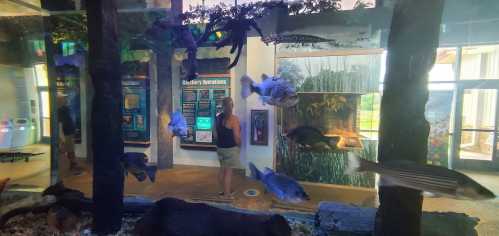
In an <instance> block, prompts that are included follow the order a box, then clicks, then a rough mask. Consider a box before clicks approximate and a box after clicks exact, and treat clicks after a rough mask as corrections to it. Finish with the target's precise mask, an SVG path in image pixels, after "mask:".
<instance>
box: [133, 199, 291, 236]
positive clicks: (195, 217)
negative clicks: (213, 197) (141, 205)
mask: <svg viewBox="0 0 499 236" xmlns="http://www.w3.org/2000/svg"><path fill="white" fill-rule="evenodd" d="M135 232H136V233H137V235H140V236H145V235H168V236H197V235H204V236H218V235H239V236H245V235H247V236H274V235H275V236H288V235H291V228H290V227H289V225H288V222H287V221H286V219H285V218H284V217H282V216H281V215H259V214H248V213H241V212H236V211H230V210H223V209H220V208H217V207H213V206H209V205H207V204H204V203H190V202H186V201H183V200H179V199H175V198H164V199H162V200H160V201H158V202H156V205H155V206H154V207H153V208H152V209H151V210H150V211H149V212H147V213H146V214H145V215H144V217H142V219H140V220H139V222H137V224H136V226H135Z"/></svg>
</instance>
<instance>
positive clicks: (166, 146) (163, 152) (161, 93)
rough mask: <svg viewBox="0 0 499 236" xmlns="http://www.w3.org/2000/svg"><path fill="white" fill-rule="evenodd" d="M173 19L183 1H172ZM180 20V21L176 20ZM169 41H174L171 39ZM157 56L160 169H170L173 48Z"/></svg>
mask: <svg viewBox="0 0 499 236" xmlns="http://www.w3.org/2000/svg"><path fill="white" fill-rule="evenodd" d="M171 3H172V5H171V6H172V17H174V18H175V17H177V15H178V14H180V13H182V1H181V0H172V1H171ZM176 20H178V19H176ZM170 35H171V34H170ZM169 40H172V39H171V38H170V39H169ZM155 53H156V55H157V57H156V58H157V72H158V97H157V99H158V100H157V104H158V116H159V119H158V124H157V126H156V127H157V129H158V138H157V142H158V159H157V160H158V163H157V164H158V168H160V169H169V168H172V167H173V138H172V136H171V133H170V132H169V131H168V122H166V121H167V120H168V117H169V116H170V112H172V110H173V107H172V99H173V96H172V94H173V90H172V89H173V87H172V79H173V77H172V63H171V62H172V55H173V47H160V48H158V49H157V50H156V51H155Z"/></svg>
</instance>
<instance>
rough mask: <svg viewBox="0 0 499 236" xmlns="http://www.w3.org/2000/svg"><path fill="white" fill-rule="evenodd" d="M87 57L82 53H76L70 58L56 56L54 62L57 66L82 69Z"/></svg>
mask: <svg viewBox="0 0 499 236" xmlns="http://www.w3.org/2000/svg"><path fill="white" fill-rule="evenodd" d="M84 60H85V57H84V56H83V55H82V54H81V53H75V54H73V55H69V56H62V55H54V62H55V65H56V66H63V65H72V66H77V67H80V66H81V65H83V62H84Z"/></svg>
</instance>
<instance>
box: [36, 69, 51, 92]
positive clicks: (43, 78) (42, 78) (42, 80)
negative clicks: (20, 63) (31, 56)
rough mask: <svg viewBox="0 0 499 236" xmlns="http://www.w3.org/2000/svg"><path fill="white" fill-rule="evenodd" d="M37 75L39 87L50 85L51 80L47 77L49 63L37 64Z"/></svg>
mask: <svg viewBox="0 0 499 236" xmlns="http://www.w3.org/2000/svg"><path fill="white" fill-rule="evenodd" d="M35 75H36V83H37V85H38V87H46V86H48V85H49V81H48V78H47V65H46V64H37V65H35Z"/></svg>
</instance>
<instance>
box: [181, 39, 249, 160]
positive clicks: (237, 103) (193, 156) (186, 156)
mask: <svg viewBox="0 0 499 236" xmlns="http://www.w3.org/2000/svg"><path fill="white" fill-rule="evenodd" d="M183 51H184V50H177V51H176V53H175V55H174V56H173V59H172V78H173V85H172V86H173V99H172V100H173V110H180V109H181V106H180V96H181V95H182V94H181V91H182V87H181V83H180V82H181V80H180V65H181V61H182V60H183V59H185V53H183ZM245 51H246V50H245V49H243V52H242V53H241V57H240V59H239V63H238V64H237V66H236V67H235V68H233V69H232V70H231V81H230V89H231V97H232V99H233V100H234V114H236V115H237V116H239V118H240V119H241V123H243V120H244V118H243V117H244V116H243V115H244V113H243V112H244V108H243V107H244V104H245V103H244V101H243V100H242V99H241V96H240V94H241V92H240V91H241V90H240V84H239V82H238V81H239V80H238V79H237V78H240V77H241V76H242V75H243V74H244V73H245V71H246V68H245V67H246V63H245V57H246V56H245V54H246V52H245ZM228 56H229V48H227V47H224V48H221V49H219V50H218V51H216V50H215V49H214V48H199V49H198V56H197V58H198V59H205V58H217V57H218V58H220V57H228ZM232 60H233V58H232V57H231V61H232ZM243 127H244V126H243ZM242 132H244V128H243V129H242ZM242 135H244V133H242ZM242 137H243V139H244V136H242ZM244 148H245V147H244V145H243V146H242V147H241V154H242V156H241V158H244V157H243V154H244V152H243V150H244ZM173 163H174V164H175V165H196V166H212V167H218V166H219V162H218V158H217V153H216V152H215V151H197V150H187V149H182V148H180V139H178V138H174V143H173Z"/></svg>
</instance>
